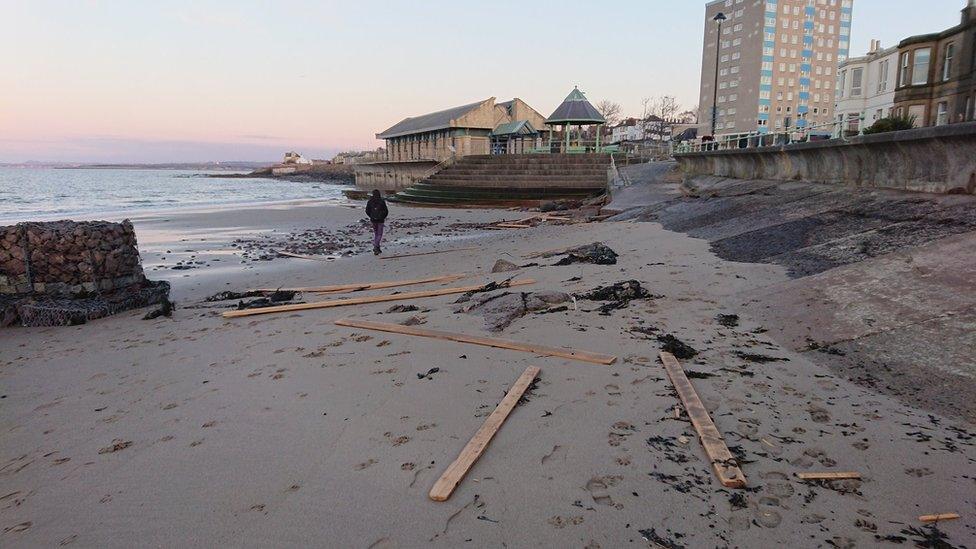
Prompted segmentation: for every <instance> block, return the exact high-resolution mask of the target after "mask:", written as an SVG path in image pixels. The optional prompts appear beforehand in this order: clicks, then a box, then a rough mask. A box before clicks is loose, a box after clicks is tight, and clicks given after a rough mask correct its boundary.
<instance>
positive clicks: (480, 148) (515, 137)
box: [376, 97, 545, 162]
mask: <svg viewBox="0 0 976 549" xmlns="http://www.w3.org/2000/svg"><path fill="white" fill-rule="evenodd" d="M544 124H545V118H544V117H543V116H542V115H541V114H539V113H538V112H537V111H536V110H535V109H533V108H532V107H530V106H529V105H528V104H527V103H526V102H525V101H522V100H521V99H519V98H517V97H516V98H515V99H512V100H511V101H506V102H504V103H495V98H494V97H490V98H488V99H485V100H484V101H479V102H477V103H471V104H468V105H461V106H460V107H453V108H450V109H446V110H443V111H438V112H433V113H429V114H422V115H420V116H412V117H410V118H405V119H404V120H402V121H400V122H398V123H396V124H394V125H393V126H392V127H390V128H389V129H387V130H385V131H383V132H381V133H378V134H376V138H377V139H383V140H384V141H386V155H387V157H386V161H387V162H430V161H433V162H442V161H444V160H447V159H449V158H460V157H464V156H468V155H473V154H491V153H492V152H496V153H498V152H507V151H509V150H510V149H511V150H512V151H518V150H524V149H525V148H526V145H529V148H534V147H535V145H536V144H535V143H534V140H535V139H536V138H537V136H538V131H539V130H540V129H542V128H543V127H544Z"/></svg>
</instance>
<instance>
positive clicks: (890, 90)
mask: <svg viewBox="0 0 976 549" xmlns="http://www.w3.org/2000/svg"><path fill="white" fill-rule="evenodd" d="M897 79H898V48H897V47H891V48H887V49H882V48H881V42H880V41H879V40H872V41H871V51H869V52H868V54H867V55H864V56H862V57H853V58H851V59H848V60H847V61H844V62H843V63H841V64H840V66H839V67H838V69H837V104H836V105H835V106H834V115H835V119H836V121H837V122H838V126H839V127H840V128H842V129H843V131H844V132H845V133H847V134H856V133H859V132H860V131H862V130H863V129H864V128H867V127H870V126H871V125H872V124H874V122H875V121H876V120H878V119H881V118H885V117H887V116H890V115H891V114H892V111H893V110H894V107H895V86H896V83H897Z"/></svg>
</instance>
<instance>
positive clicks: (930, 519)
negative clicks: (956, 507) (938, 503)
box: [918, 513, 959, 522]
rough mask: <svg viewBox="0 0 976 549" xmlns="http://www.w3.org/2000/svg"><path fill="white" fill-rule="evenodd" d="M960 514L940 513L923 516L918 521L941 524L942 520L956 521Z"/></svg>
mask: <svg viewBox="0 0 976 549" xmlns="http://www.w3.org/2000/svg"><path fill="white" fill-rule="evenodd" d="M957 518H959V513H940V514H938V515H922V516H920V517H918V520H920V521H922V522H939V521H940V520H956V519H957Z"/></svg>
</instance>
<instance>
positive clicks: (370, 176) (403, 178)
mask: <svg viewBox="0 0 976 549" xmlns="http://www.w3.org/2000/svg"><path fill="white" fill-rule="evenodd" d="M436 165H437V162H434V161H433V160H431V161H418V162H378V163H374V164H356V166H355V168H354V170H355V174H356V188H358V189H363V190H367V191H371V190H373V189H379V190H381V191H398V190H400V189H405V188H407V187H409V186H411V185H413V184H415V183H417V182H418V181H420V179H421V178H423V177H424V176H425V175H429V174H430V170H431V168H433V167H434V166H436Z"/></svg>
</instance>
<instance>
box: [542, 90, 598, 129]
mask: <svg viewBox="0 0 976 549" xmlns="http://www.w3.org/2000/svg"><path fill="white" fill-rule="evenodd" d="M606 122H607V120H606V119H605V118H603V115H602V114H600V111H598V110H596V108H595V107H594V106H593V105H591V104H590V102H589V101H587V100H586V96H585V95H583V92H581V91H579V88H578V87H575V88H573V91H572V92H570V94H569V95H567V96H566V99H565V100H564V101H563V102H562V104H561V105H559V106H558V107H556V110H555V111H553V113H552V114H550V115H549V118H547V119H546V124H606Z"/></svg>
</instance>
